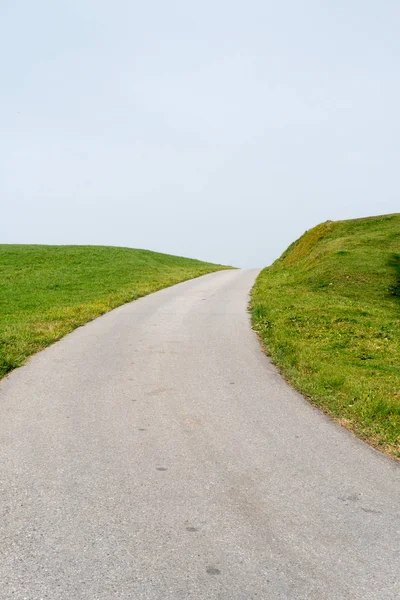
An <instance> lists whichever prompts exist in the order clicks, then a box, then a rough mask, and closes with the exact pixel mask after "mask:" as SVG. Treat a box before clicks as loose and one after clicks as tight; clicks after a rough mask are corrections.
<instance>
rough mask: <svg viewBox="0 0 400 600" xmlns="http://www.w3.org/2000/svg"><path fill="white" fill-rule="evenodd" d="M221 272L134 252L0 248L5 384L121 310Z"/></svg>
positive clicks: (0, 350)
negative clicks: (80, 330) (81, 329)
mask: <svg viewBox="0 0 400 600" xmlns="http://www.w3.org/2000/svg"><path fill="white" fill-rule="evenodd" d="M223 268H225V267H222V266H220V265H214V264H210V263H204V262H201V261H198V260H193V259H188V258H181V257H177V256H170V255H167V254H158V253H155V252H150V251H148V250H133V249H130V248H114V247H104V246H29V245H0V378H1V377H2V376H4V375H6V374H7V373H8V372H9V371H11V370H12V369H14V368H15V367H19V366H20V365H22V364H23V363H24V361H25V360H26V358H27V357H28V356H30V355H31V354H33V353H34V352H37V351H38V350H41V349H42V348H44V347H45V346H48V345H49V344H51V343H52V342H54V341H56V340H58V339H60V338H61V337H62V336H64V335H65V334H66V333H69V332H70V331H72V330H73V329H75V328H76V327H78V326H79V325H83V324H84V323H86V322H87V321H90V320H91V319H94V318H95V317H98V316H99V315H101V314H103V313H105V312H107V311H109V310H111V309H112V308H115V307H116V306H119V305H121V304H124V303H125V302H130V301H131V300H135V299H136V298H139V297H141V296H145V295H146V294H150V293H151V292H155V291H156V290H159V289H161V288H164V287H168V286H170V285H173V284H175V283H179V282H181V281H185V280H187V279H191V278H193V277H198V276H200V275H204V274H205V273H210V272H212V271H218V270H220V269H223Z"/></svg>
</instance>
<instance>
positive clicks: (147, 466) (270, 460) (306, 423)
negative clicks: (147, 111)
mask: <svg viewBox="0 0 400 600" xmlns="http://www.w3.org/2000/svg"><path fill="white" fill-rule="evenodd" d="M256 274H257V273H256V271H251V270H250V271H225V272H221V273H215V274H212V275H207V276H205V277H202V278H200V279H196V280H194V281H190V282H186V283H183V284H180V285H177V286H175V287H173V288H169V289H167V290H163V291H161V292H158V293H157V294H153V295H151V296H148V297H147V298H143V299H141V300H138V301H137V302H135V303H132V304H129V305H125V306H123V307H121V308H119V309H117V310H115V311H113V312H111V313H109V314H108V315H105V316H104V317H101V318H100V319H97V320H96V321H93V322H92V323H90V324H89V325H87V326H85V327H83V328H80V329H79V330H77V331H75V332H74V333H73V334H71V335H69V336H68V337H66V338H64V339H63V340H62V341H61V342H59V343H57V344H55V345H54V346H52V347H51V348H49V349H47V350H46V351H44V352H42V353H40V354H39V355H37V356H36V357H34V358H33V359H32V360H31V361H30V363H29V364H28V365H27V366H26V367H24V368H22V369H19V370H18V371H15V372H14V373H13V374H11V376H10V377H8V378H7V380H5V381H3V382H2V384H1V385H0V451H1V465H0V474H1V475H0V482H1V483H0V484H1V500H0V504H1V509H2V516H1V520H0V540H1V541H0V555H1V556H0V558H1V561H0V582H1V583H0V598H1V599H2V600H3V599H4V600H9V599H13V600H23V599H28V600H41V599H43V600H44V599H49V600H58V599H60V600H114V599H124V600H128V599H129V600H145V599H146V600H147V599H149V600H156V599H157V600H168V599H171V600H179V599H187V598H193V599H194V600H209V599H212V598H217V599H221V600H242V599H243V600H249V599H256V600H278V599H279V600H296V599H302V600H325V599H326V600H336V599H337V600H342V599H348V600H361V599H363V600H364V599H365V600H367V599H368V600H389V599H390V600H398V599H399V598H400V545H399V539H400V531H399V530H400V520H399V503H400V468H399V466H398V465H397V464H395V463H393V462H391V461H389V460H388V459H386V458H384V457H383V456H381V455H379V454H378V453H376V452H375V451H374V450H372V449H370V448H368V447H367V446H365V445H364V444H363V443H361V442H359V441H358V440H356V439H355V438H353V437H352V436H351V435H350V434H348V433H347V432H346V431H344V430H342V429H341V428H339V427H337V426H336V425H334V424H332V423H331V422H330V421H329V420H328V419H327V418H325V417H324V416H323V415H321V414H320V413H319V412H318V411H317V410H315V409H313V408H312V407H311V406H309V405H308V404H307V403H306V402H305V401H304V400H303V399H302V398H301V397H300V396H299V395H298V394H297V393H296V392H294V391H293V390H292V389H291V388H290V387H289V386H288V385H287V384H285V383H284V382H283V380H282V379H281V378H280V377H279V375H278V374H277V372H276V370H275V369H274V368H273V367H272V366H271V365H270V363H269V361H268V359H267V358H266V357H265V356H264V354H263V353H262V352H261V350H260V346H259V343H258V341H257V338H256V336H255V335H254V333H253V332H252V331H251V329H250V326H249V321H248V316H247V314H246V304H247V300H248V292H249V289H250V288H251V285H252V284H253V281H254V278H255V276H256Z"/></svg>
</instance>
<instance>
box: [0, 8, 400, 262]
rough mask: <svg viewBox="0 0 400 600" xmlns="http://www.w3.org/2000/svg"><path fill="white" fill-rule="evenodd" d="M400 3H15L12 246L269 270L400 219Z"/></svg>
mask: <svg viewBox="0 0 400 600" xmlns="http://www.w3.org/2000/svg"><path fill="white" fill-rule="evenodd" d="M399 31H400V3H399V1H398V0H385V1H384V2H381V1H379V0H335V1H334V2H333V1H332V0H302V1H300V0H279V1H277V0H274V1H270V0H246V1H244V0H242V1H241V2H238V1H235V0H202V1H201V2H191V1H190V0H179V1H176V0H169V1H166V0H157V1H154V0H146V1H141V2H138V1H135V0H114V1H113V2H111V1H109V0H107V1H106V0H68V1H57V0H35V2H33V1H32V0H1V2H0V54H1V63H0V92H1V93H0V109H1V110H0V168H1V173H0V201H1V204H2V209H1V213H0V241H1V242H7V243H9V242H12V243H47V244H106V245H119V246H130V247H136V248H148V249H151V250H158V251H162V252H168V253H171V254H179V255H184V256H191V257H196V258H202V259H206V260H210V261H214V262H220V263H228V264H234V265H237V266H263V265H266V264H269V263H271V262H272V261H273V260H274V259H275V258H277V257H278V256H279V255H280V254H281V252H282V251H283V250H284V249H285V248H286V246H287V245H288V244H289V243H290V242H292V241H293V240H294V239H295V238H297V237H299V235H301V234H302V233H303V232H304V231H305V230H306V229H309V228H310V227H312V226H314V225H316V224H317V223H319V222H321V221H325V220H327V219H333V220H336V219H347V218H352V217H360V216H368V215H373V214H383V213H390V212H399V211H400V176H399V175H400V117H399V114H400V75H399V65H400V36H399Z"/></svg>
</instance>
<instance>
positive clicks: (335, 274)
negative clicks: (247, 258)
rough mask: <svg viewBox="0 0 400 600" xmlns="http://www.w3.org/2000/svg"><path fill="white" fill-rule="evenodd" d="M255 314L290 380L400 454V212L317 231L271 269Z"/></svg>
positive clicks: (255, 295) (254, 303) (257, 293)
mask: <svg viewBox="0 0 400 600" xmlns="http://www.w3.org/2000/svg"><path fill="white" fill-rule="evenodd" d="M251 312H252V318H253V325H254V328H255V329H256V331H258V333H259V334H260V337H261V339H262V341H263V343H264V345H265V348H266V350H267V352H268V353H269V354H270V356H271V358H272V360H273V362H274V363H275V364H276V365H278V366H279V367H280V369H281V371H282V372H283V374H284V375H285V376H286V378H287V379H288V381H290V382H291V383H292V384H293V385H294V386H295V387H296V388H298V389H299V390H300V391H301V392H302V393H303V394H305V395H306V396H307V397H308V398H309V399H310V400H311V401H312V402H313V403H315V404H316V405H318V406H320V407H321V408H322V409H323V410H324V411H326V412H327V413H328V414H330V415H332V416H333V417H335V418H336V420H338V421H339V422H340V423H341V424H343V425H345V426H346V427H348V428H349V429H351V430H352V431H354V432H355V433H357V434H358V435H359V436H360V437H362V438H363V439H365V440H367V441H368V442H370V443H371V444H373V445H374V446H376V447H378V448H380V449H381V450H383V451H386V452H387V453H389V454H391V455H393V456H396V457H400V215H398V214H395V215H385V216H382V217H372V218H367V219H356V220H351V221H338V222H330V221H328V222H326V223H322V224H321V225H318V226H317V227H315V228H314V229H311V230H310V231H307V232H306V233H305V234H304V235H303V236H302V237H301V238H300V239H299V240H298V241H297V242H295V243H294V244H292V245H291V246H290V247H289V248H288V249H287V250H286V252H285V253H284V254H283V255H282V256H281V258H279V259H278V260H277V261H276V262H275V263H274V264H273V265H272V266H271V267H268V268H267V269H265V270H263V271H262V272H261V274H260V275H259V277H258V279H257V282H256V285H255V287H254V289H253V292H252V300H251ZM310 435H312V432H310Z"/></svg>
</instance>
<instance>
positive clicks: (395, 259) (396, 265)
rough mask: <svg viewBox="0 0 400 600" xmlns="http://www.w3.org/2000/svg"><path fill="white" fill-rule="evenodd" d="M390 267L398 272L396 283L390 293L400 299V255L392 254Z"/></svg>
mask: <svg viewBox="0 0 400 600" xmlns="http://www.w3.org/2000/svg"><path fill="white" fill-rule="evenodd" d="M389 265H390V266H391V267H392V268H393V269H394V270H395V272H396V283H395V284H394V285H392V286H391V287H390V293H391V294H393V296H397V297H398V298H400V254H392V256H391V257H390V259H389Z"/></svg>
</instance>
